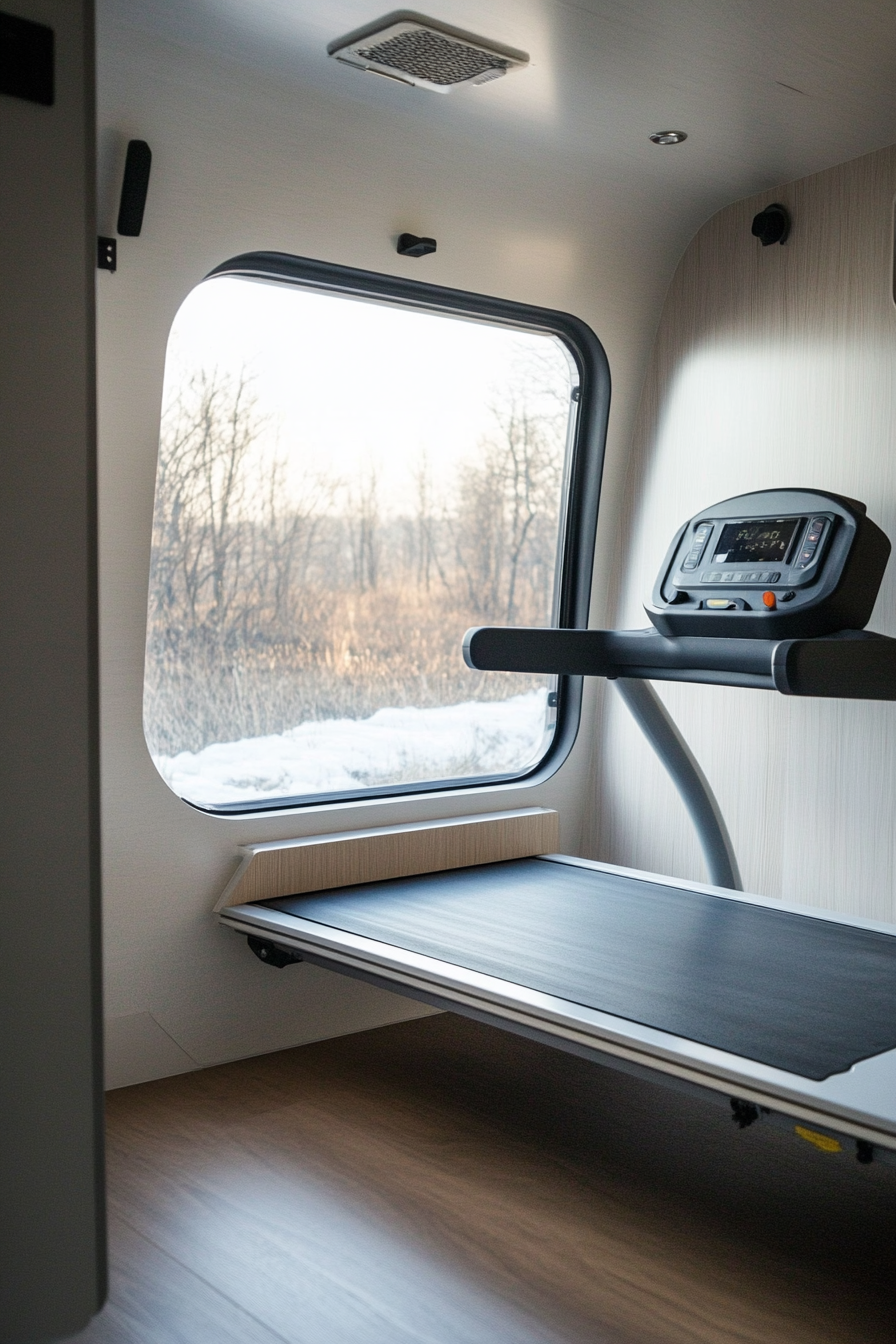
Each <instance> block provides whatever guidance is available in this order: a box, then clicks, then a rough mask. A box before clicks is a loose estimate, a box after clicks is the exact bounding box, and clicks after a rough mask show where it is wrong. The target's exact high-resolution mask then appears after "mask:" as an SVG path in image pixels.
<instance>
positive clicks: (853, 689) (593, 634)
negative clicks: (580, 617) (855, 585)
mask: <svg viewBox="0 0 896 1344" xmlns="http://www.w3.org/2000/svg"><path fill="white" fill-rule="evenodd" d="M463 653H464V661H465V662H466V664H467V666H468V667H470V668H474V669H477V670H479V671H494V672H536V673H542V674H549V675H554V676H585V677H607V678H609V679H610V680H615V679H616V678H619V677H625V678H629V677H631V678H635V679H637V680H651V681H691V682H702V683H706V684H710V685H716V686H750V687H756V688H758V689H762V690H770V691H771V690H776V691H780V692H781V694H782V695H800V696H831V697H837V698H842V699H849V700H896V639H891V638H889V637H888V636H886V635H877V634H873V633H872V632H870V631H867V630H842V631H840V632H839V633H838V634H835V635H823V636H820V637H818V638H815V639H785V640H774V639H719V638H712V637H709V636H704V637H701V636H696V635H694V636H685V637H682V638H679V639H672V638H669V637H667V636H665V635H661V634H660V633H659V632H658V631H657V630H654V629H647V630H557V629H542V628H538V627H530V628H526V627H513V626H477V627H475V628H473V629H472V630H468V631H467V633H466V635H465V636H464V644H463Z"/></svg>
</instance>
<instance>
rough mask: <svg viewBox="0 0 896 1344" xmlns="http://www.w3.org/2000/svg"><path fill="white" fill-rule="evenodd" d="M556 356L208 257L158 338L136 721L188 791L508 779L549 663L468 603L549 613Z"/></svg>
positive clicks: (531, 617) (517, 769)
mask: <svg viewBox="0 0 896 1344" xmlns="http://www.w3.org/2000/svg"><path fill="white" fill-rule="evenodd" d="M576 382H577V379H576V376H575V368H574V365H573V363H572V360H571V358H570V355H569V353H568V351H567V349H566V346H565V345H564V344H563V342H562V341H561V340H560V339H559V338H558V337H557V336H554V335H552V334H549V333H545V332H541V331H534V330H526V329H525V328H514V327H510V326H506V325H499V324H496V323H494V322H487V321H475V320H471V319H469V318H465V317H458V316H455V315H448V314H443V313H440V312H434V311H432V310H423V309H415V308H413V307H409V306H406V305H401V304H398V303H394V304H393V303H387V302H382V301H374V300H369V299H364V298H358V297H353V296H350V295H346V294H340V293H333V292H331V291H324V290H315V289H313V288H308V287H304V286H301V285H295V284H285V283H275V282H270V281H265V280H255V279H247V278H242V277H235V276H222V277H217V278H213V279H210V280H207V281H205V282H204V283H203V284H201V285H200V286H199V287H198V288H197V289H196V290H194V291H193V293H192V294H191V295H190V296H189V297H188V298H187V300H186V302H185V303H184V304H183V306H182V307H181V309H180V311H179V313H178V315H177V318H176V320H175V323H174V326H173V328H172V332H171V337H170V341H169V346H168V354H167V362H166V366H165V386H164V405H163V412H162V431H161V444H160V452H159V465H158V478H157V485H156V500H155V515H154V524H153V543H152V561H151V576H150V592H149V620H148V632H147V650H146V679H145V698H144V724H145V731H146V738H147V743H148V745H149V749H150V752H151V754H152V757H153V760H154V761H155V763H156V766H157V767H158V769H159V771H160V773H161V774H162V776H163V777H164V779H165V780H166V781H167V783H168V784H169V785H170V786H171V788H172V789H173V790H174V791H175V792H176V793H178V794H179V795H180V796H181V797H183V798H186V799H187V800H188V801H190V802H192V803H195V804H197V805H199V806H201V807H206V808H220V807H227V808H229V809H233V807H234V806H235V805H236V806H239V805H241V806H244V807H258V806H260V805H263V804H266V805H271V804H274V805H285V804H286V803H287V802H289V801H303V800H313V799H320V798H322V797H331V796H335V795H341V796H345V795H355V796H357V795H359V794H363V793H366V792H369V791H371V790H377V791H381V790H383V789H386V790H389V791H394V792H400V791H404V790H405V789H406V788H418V787H420V786H422V785H427V784H429V785H434V784H444V783H449V782H450V783H458V782H462V781H469V780H474V779H475V780H481V779H483V778H500V777H508V776H519V775H524V774H526V773H527V772H529V771H531V770H532V769H533V768H534V767H535V766H536V765H537V764H538V762H539V761H540V760H541V759H542V758H543V757H544V755H545V753H546V751H547V750H548V748H549V746H550V743H551V739H552V735H553V733H554V731H555V727H556V718H557V710H556V704H557V693H556V681H555V680H554V679H552V678H550V677H544V676H519V675H515V674H502V673H494V672H492V673H481V672H473V671H470V669H468V668H467V667H466V666H465V664H464V662H463V658H462V654H461V642H462V638H463V634H464V631H465V630H466V629H467V628H468V627H469V626H471V625H484V624H517V625H549V624H552V623H553V622H554V621H555V619H556V610H557V593H556V591H555V588H556V586H557V585H556V582H555V581H556V579H557V564H558V554H559V551H560V545H561V542H562V530H563V519H564V514H565V489H566V486H565V481H566V477H567V474H568V466H567V461H566V459H567V455H568V453H567V444H568V442H569V439H570V433H569V430H570V417H571V414H572V412H573V411H574V409H575V401H574V388H575V384H576Z"/></svg>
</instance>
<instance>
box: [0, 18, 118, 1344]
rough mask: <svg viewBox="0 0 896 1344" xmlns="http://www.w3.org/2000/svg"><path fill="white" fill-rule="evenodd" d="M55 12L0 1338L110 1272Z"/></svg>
mask: <svg viewBox="0 0 896 1344" xmlns="http://www.w3.org/2000/svg"><path fill="white" fill-rule="evenodd" d="M15 10H16V14H17V15H18V16H19V17H21V18H24V19H29V20H33V21H37V22H40V23H42V24H45V25H48V26H50V27H52V29H53V31H54V46H55V62H56V69H55V102H54V104H53V105H52V106H41V105H39V104H37V103H34V102H25V101H21V100H20V99H17V98H12V97H5V96H4V97H0V104H2V107H0V190H2V194H3V209H2V211H0V576H2V580H0V930H2V933H0V940H2V941H0V1077H2V1080H3V1082H2V1089H0V1126H2V1132H0V1166H2V1174H0V1180H2V1186H0V1204H2V1208H3V1217H2V1221H0V1265H2V1274H0V1285H2V1286H0V1340H2V1341H3V1342H4V1344H12V1342H13V1341H15V1342H16V1344H21V1341H25V1340H40V1339H48V1338H52V1337H54V1336H59V1335H67V1334H69V1333H72V1332H74V1331H75V1330H77V1329H79V1328H80V1327H81V1326H82V1325H84V1324H85V1323H86V1321H87V1320H88V1319H89V1317H90V1316H91V1314H92V1313H93V1312H94V1311H95V1310H96V1309H97V1307H98V1306H99V1304H100V1302H101V1300H102V1296H103V1294H104V1291H105V1285H104V1278H105V1270H104V1249H103V1245H104V1229H103V1217H102V1184H101V1180H102V1178H101V1173H102V1166H101V1159H102V1151H101V1138H100V1134H101V1130H100V1121H101V1099H102V1094H101V1090H100V1088H101V1071H100V1063H99V1044H100V1042H99V1023H100V1014H99V1007H100V1004H99V988H98V986H99V980H98V973H99V965H98V962H99V958H98V953H99V946H98V940H99V933H98V930H99V910H98V899H99V885H98V884H99V821H98V789H97V784H98V764H97V762H98V752H97V675H96V572H95V539H96V523H95V496H96V490H95V425H94V420H95V411H94V382H95V379H94V300H93V294H94V275H95V265H96V225H95V220H94V199H93V198H94V185H93V183H94V157H95V156H94V106H93V8H92V3H91V0H16V4H15Z"/></svg>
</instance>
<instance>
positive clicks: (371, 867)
mask: <svg viewBox="0 0 896 1344" xmlns="http://www.w3.org/2000/svg"><path fill="white" fill-rule="evenodd" d="M559 837H560V823H559V817H558V815H557V813H556V812H554V811H553V810H551V809H550V808H544V807H527V808H519V809H517V810H516V811H513V812H491V813H484V814H482V815H476V816H469V817H449V818H447V819H445V820H441V821H421V822H413V823H411V824H409V825H407V826H377V827H372V828H370V829H369V830H366V831H344V832H337V833H336V834H335V835H308V836H303V837H302V838H301V839H299V840H275V841H272V842H269V843H267V844H261V845H246V846H244V848H243V855H244V858H243V861H242V863H241V864H240V866H239V868H238V869H237V871H236V873H235V874H234V876H233V879H232V880H231V881H230V882H229V883H228V885H227V887H226V888H225V890H224V893H223V895H222V896H221V899H220V900H219V902H218V904H217V905H216V906H215V909H216V910H223V909H225V908H226V907H227V906H230V905H244V904H247V903H249V902H252V901H270V900H275V899H276V898H277V897H278V896H299V895H301V894H302V893H303V892H307V891H328V890H330V889H332V888H333V887H350V886H354V885H356V884H357V883H359V882H382V881H385V880H386V879H388V878H393V877H413V876H414V875H415V874H417V873H441V872H445V870H446V869H448V868H471V867H473V866H474V865H476V864H480V863H497V862H499V861H500V860H502V859H524V858H529V857H530V856H531V855H533V854H552V853H556V852H557V850H558V849H559V847H560V838H559Z"/></svg>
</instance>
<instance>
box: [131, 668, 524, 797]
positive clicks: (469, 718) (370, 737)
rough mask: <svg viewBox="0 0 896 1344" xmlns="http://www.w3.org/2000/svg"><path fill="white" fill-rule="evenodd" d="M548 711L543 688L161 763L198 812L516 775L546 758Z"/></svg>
mask: <svg viewBox="0 0 896 1344" xmlns="http://www.w3.org/2000/svg"><path fill="white" fill-rule="evenodd" d="M546 710H547V690H546V689H543V688H542V689H539V690H534V691H528V692H527V693H526V694H524V695H515V696H513V697H511V698H510V699H508V700H484V701H467V702H466V703H464V704H460V705H445V706H440V707H438V708H436V709H415V708H404V709H380V710H377V712H376V713H375V714H372V715H371V717H370V718H369V719H359V720H353V719H327V720H324V721H322V722H319V723H301V724H299V726H298V727H297V728H291V729H289V730H288V731H287V732H285V733H279V734H276V735H271V736H268V737H250V738H243V739H242V740H241V741H239V742H215V743H213V744H212V745H211V746H209V747H205V748H204V749H203V750H202V751H197V752H190V751H182V752H180V753H179V754H178V755H177V756H157V757H154V760H155V764H156V767H157V768H158V770H159V772H160V774H161V775H162V778H163V779H164V780H165V781H166V783H167V784H168V785H169V786H170V787H171V788H172V789H173V790H174V792H175V793H176V794H178V795H179V796H180V797H181V798H186V799H187V800H188V801H189V802H191V803H198V804H199V806H200V807H203V806H204V807H215V806H221V805H222V804H225V803H247V802H259V801H261V800H263V799H271V800H273V799H278V798H296V797H307V796H308V795H314V794H323V793H339V792H343V791H357V789H358V788H376V787H378V786H382V785H389V784H399V783H413V782H422V781H428V780H443V779H458V778H468V777H469V776H471V775H502V774H516V773H518V772H522V771H524V770H526V769H527V768H529V767H531V766H533V765H534V764H535V763H536V762H537V761H538V760H539V758H540V757H541V756H542V755H543V754H544V752H545V750H546V748H547V743H548V736H547V733H549V732H550V730H549V729H548V730H546V728H545V724H546Z"/></svg>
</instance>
